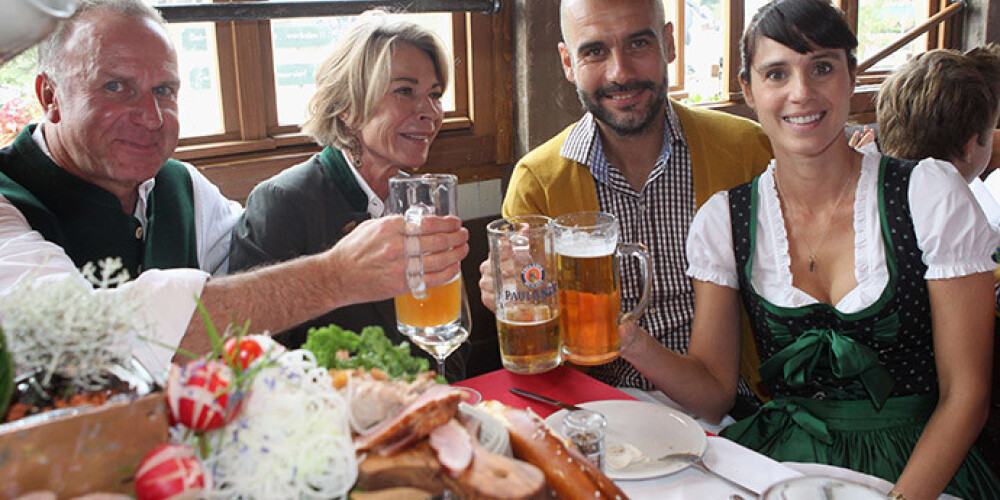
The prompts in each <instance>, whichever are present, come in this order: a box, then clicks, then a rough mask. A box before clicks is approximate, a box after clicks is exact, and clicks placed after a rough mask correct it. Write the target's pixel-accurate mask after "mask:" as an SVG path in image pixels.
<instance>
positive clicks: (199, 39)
mask: <svg viewBox="0 0 1000 500" xmlns="http://www.w3.org/2000/svg"><path fill="white" fill-rule="evenodd" d="M207 37H208V34H207V33H206V30H205V28H185V29H184V31H182V32H181V47H184V50H186V51H194V50H208V40H207V39H206V38H207Z"/></svg>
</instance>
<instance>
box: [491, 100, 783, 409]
mask: <svg viewBox="0 0 1000 500" xmlns="http://www.w3.org/2000/svg"><path fill="white" fill-rule="evenodd" d="M671 104H672V106H673V108H674V112H675V113H677V117H678V118H679V119H680V123H681V128H682V129H683V130H684V138H685V140H686V141H687V144H688V148H689V149H690V151H691V172H692V176H693V178H694V195H695V201H696V203H697V206H698V207H701V205H702V204H704V203H705V202H706V201H708V199H709V198H710V197H711V196H712V195H713V194H715V193H716V192H718V191H721V190H725V189H730V188H733V187H736V186H738V185H740V184H742V183H744V182H748V181H750V180H751V179H753V177H754V176H756V175H758V174H760V173H761V172H763V171H764V170H765V169H766V168H767V165H768V163H769V162H770V161H771V158H773V154H772V153H771V141H770V140H769V139H768V138H767V135H765V134H764V132H763V131H762V130H761V129H760V126H759V125H757V123H756V122H754V121H752V120H747V119H746V118H741V117H738V116H734V115H731V114H728V113H723V112H719V111H711V110H706V109H700V108H693V107H687V106H684V105H682V104H680V103H677V102H675V101H671ZM573 126H574V125H571V126H569V127H567V128H566V129H565V130H563V131H562V132H560V133H559V134H558V135H556V136H555V137H553V138H552V139H549V140H548V141H547V142H545V143H544V144H542V145H541V146H539V147H537V148H535V149H534V150H532V151H531V152H529V153H528V154H527V155H525V156H524V158H521V161H519V162H518V163H517V166H516V167H514V173H513V174H512V175H511V178H510V186H509V187H508V188H507V194H506V196H505V197H504V200H503V215H504V217H509V216H511V215H525V214H542V215H547V216H549V217H553V218H555V217H558V216H560V215H562V214H566V213H572V212H581V211H596V210H598V205H597V189H596V188H595V187H594V178H593V176H592V175H591V174H590V169H589V168H588V167H587V166H586V165H584V164H581V163H577V162H575V161H572V160H569V159H566V158H563V157H562V156H560V155H559V150H560V148H561V147H562V144H563V142H564V141H565V140H566V136H567V135H569V132H570V130H572V128H573ZM719 230H720V231H729V230H730V228H728V227H726V228H719ZM741 358H742V359H741V364H740V373H741V375H742V376H743V377H744V379H745V380H746V381H747V383H749V384H750V387H751V388H752V389H753V390H754V392H756V393H757V394H758V395H759V396H762V397H764V398H765V399H766V390H764V389H762V388H761V386H760V374H759V373H758V372H757V367H758V366H760V357H759V356H758V354H757V344H756V342H754V340H753V334H752V333H751V332H750V328H749V325H748V323H747V320H746V317H745V316H744V319H743V349H742V354H741Z"/></svg>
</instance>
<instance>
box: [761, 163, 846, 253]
mask: <svg viewBox="0 0 1000 500" xmlns="http://www.w3.org/2000/svg"><path fill="white" fill-rule="evenodd" d="M852 177H853V176H848V177H847V180H845V181H844V185H843V186H841V188H840V194H839V195H837V202H836V203H834V204H833V209H832V210H830V215H827V216H826V223H825V224H823V232H822V233H820V235H819V241H818V242H816V245H815V247H814V246H813V244H812V243H810V242H809V240H808V239H806V238H802V240H803V241H804V242H805V244H806V248H808V249H809V272H813V270H815V269H816V253H817V252H819V251H820V250H822V249H823V243H824V242H825V241H826V235H827V234H829V233H830V223H831V222H833V214H835V213H837V209H838V208H839V207H840V202H841V201H842V200H843V199H844V193H846V192H847V186H848V185H850V184H851V178H852ZM774 188H775V189H776V190H777V191H778V196H780V197H781V199H783V200H785V205H786V206H787V207H788V210H789V211H791V210H792V204H791V203H789V201H788V197H786V196H785V194H784V193H783V192H782V191H781V182H779V181H778V169H775V170H774Z"/></svg>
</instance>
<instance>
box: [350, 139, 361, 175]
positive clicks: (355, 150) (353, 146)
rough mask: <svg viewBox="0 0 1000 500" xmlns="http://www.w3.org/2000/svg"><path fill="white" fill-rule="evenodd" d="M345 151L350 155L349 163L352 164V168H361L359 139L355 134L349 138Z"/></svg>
mask: <svg viewBox="0 0 1000 500" xmlns="http://www.w3.org/2000/svg"><path fill="white" fill-rule="evenodd" d="M347 153H348V154H350V155H351V163H353V164H354V168H355V169H356V170H361V141H360V140H358V136H357V134H355V135H354V137H352V138H351V141H350V143H349V144H348V145H347Z"/></svg>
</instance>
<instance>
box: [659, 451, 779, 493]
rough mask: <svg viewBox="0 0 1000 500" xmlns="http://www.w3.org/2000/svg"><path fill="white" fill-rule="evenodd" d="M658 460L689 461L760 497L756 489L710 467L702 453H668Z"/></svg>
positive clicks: (741, 490) (706, 471)
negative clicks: (702, 457) (703, 458)
mask: <svg viewBox="0 0 1000 500" xmlns="http://www.w3.org/2000/svg"><path fill="white" fill-rule="evenodd" d="M657 460H658V461H660V462H670V461H677V462H685V463H688V464H689V465H692V466H694V467H695V468H696V469H698V470H700V471H702V472H703V473H705V474H707V475H709V476H715V477H717V478H719V479H721V480H723V481H725V482H727V483H729V484H730V485H731V486H733V487H734V488H736V489H738V490H740V493H742V494H744V495H749V496H750V498H760V495H759V494H757V492H756V491H753V490H751V489H750V488H747V487H746V486H743V485H742V484H740V483H737V482H736V481H733V480H732V479H729V478H728V477H726V476H723V475H722V474H719V473H718V472H715V471H714V470H712V469H710V468H708V465H707V464H705V461H704V460H702V459H701V455H699V454H696V453H690V452H686V451H681V452H677V453H668V454H666V455H663V456H662V457H660V458H658V459H657Z"/></svg>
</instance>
